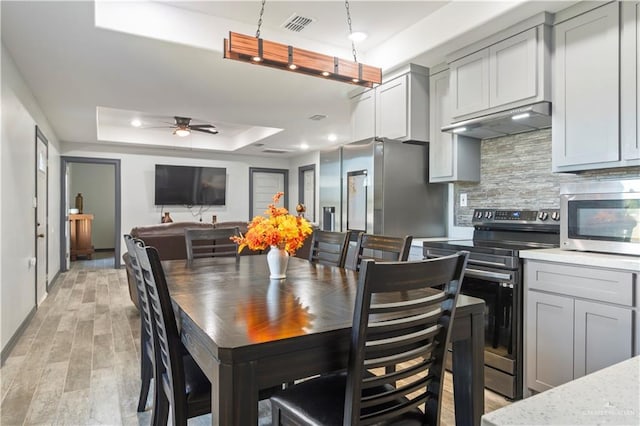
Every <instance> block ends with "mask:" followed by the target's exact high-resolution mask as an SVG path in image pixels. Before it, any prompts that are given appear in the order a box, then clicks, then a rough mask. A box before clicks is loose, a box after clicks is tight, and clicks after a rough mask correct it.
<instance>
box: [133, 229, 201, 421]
mask: <svg viewBox="0 0 640 426" xmlns="http://www.w3.org/2000/svg"><path fill="white" fill-rule="evenodd" d="M135 250H136V255H137V258H138V264H139V266H140V270H141V272H142V279H143V281H144V284H145V289H146V290H147V298H148V303H149V307H150V312H151V321H152V326H153V327H152V330H153V339H152V340H151V342H152V348H153V353H154V355H155V377H156V392H155V401H154V411H153V418H152V424H153V425H166V424H167V421H168V417H169V407H171V413H172V417H173V425H176V426H177V425H186V424H187V419H189V418H191V417H196V416H201V415H203V414H207V413H210V412H211V383H210V382H209V380H208V379H207V377H206V376H205V375H204V373H203V372H202V370H201V369H200V367H198V365H197V364H196V363H195V361H194V360H193V358H192V357H191V355H188V354H187V355H185V354H184V353H183V351H182V344H181V342H180V335H179V333H178V327H177V323H176V318H175V314H174V311H173V306H172V303H171V297H170V296H169V289H168V287H167V282H166V280H165V275H164V270H163V269H162V264H161V263H160V257H159V255H158V251H157V250H156V249H155V248H154V247H147V246H145V244H144V242H142V241H136V244H135Z"/></svg>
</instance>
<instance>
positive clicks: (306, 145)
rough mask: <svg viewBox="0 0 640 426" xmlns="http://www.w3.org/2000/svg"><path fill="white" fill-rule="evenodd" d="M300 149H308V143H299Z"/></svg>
mask: <svg viewBox="0 0 640 426" xmlns="http://www.w3.org/2000/svg"><path fill="white" fill-rule="evenodd" d="M300 149H302V150H307V149H309V144H307V143H305V142H302V143H301V144H300Z"/></svg>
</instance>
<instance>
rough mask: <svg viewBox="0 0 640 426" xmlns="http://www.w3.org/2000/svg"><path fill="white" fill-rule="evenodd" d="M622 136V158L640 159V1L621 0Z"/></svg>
mask: <svg viewBox="0 0 640 426" xmlns="http://www.w3.org/2000/svg"><path fill="white" fill-rule="evenodd" d="M620 42H621V46H622V57H621V65H622V69H621V70H620V78H621V80H620V87H621V88H624V90H621V92H620V105H621V108H622V110H621V113H620V126H621V128H620V138H621V141H620V143H621V146H622V159H623V161H633V160H640V142H639V139H640V118H639V117H640V2H639V1H627V2H623V3H622V33H621V40H620Z"/></svg>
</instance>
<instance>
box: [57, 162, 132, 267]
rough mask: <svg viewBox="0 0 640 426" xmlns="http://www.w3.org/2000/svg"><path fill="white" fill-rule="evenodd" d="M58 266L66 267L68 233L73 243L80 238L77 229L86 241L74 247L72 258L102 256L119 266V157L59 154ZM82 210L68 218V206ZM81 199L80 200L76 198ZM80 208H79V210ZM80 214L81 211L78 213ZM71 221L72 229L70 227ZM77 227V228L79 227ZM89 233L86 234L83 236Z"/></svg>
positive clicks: (69, 252) (68, 246)
mask: <svg viewBox="0 0 640 426" xmlns="http://www.w3.org/2000/svg"><path fill="white" fill-rule="evenodd" d="M61 171H62V173H61V174H60V175H61V179H62V182H61V185H60V188H61V191H60V192H61V197H60V208H61V209H62V211H61V214H60V218H61V223H60V229H61V230H64V238H61V239H60V265H61V269H62V270H63V271H67V270H68V269H69V268H70V262H71V260H72V259H71V257H72V253H71V250H72V241H71V239H72V236H73V238H74V240H73V242H74V244H77V243H78V241H80V239H79V238H80V235H79V234H78V232H81V233H83V235H82V237H83V238H85V239H86V238H88V239H89V240H88V241H90V243H85V242H83V243H82V244H83V245H87V244H88V245H89V247H82V250H76V248H77V247H74V253H73V254H74V257H76V256H77V255H81V256H82V257H81V258H83V259H86V258H89V259H93V258H96V257H97V258H99V257H106V258H108V259H109V260H107V261H106V262H108V264H112V265H113V268H114V269H119V268H120V254H121V243H120V241H121V230H120V228H121V217H120V213H121V188H120V186H121V184H120V182H121V177H120V160H118V159H108V158H91V157H67V156H63V157H61ZM76 198H78V203H79V205H78V207H81V210H82V211H79V212H78V214H74V215H73V217H72V218H73V219H74V220H73V221H70V219H71V217H70V215H69V209H72V208H76ZM80 200H81V201H80ZM79 210H80V209H79ZM80 213H81V214H80ZM71 223H73V226H74V229H71V228H70V224H71ZM80 226H81V228H80ZM87 233H89V235H87ZM84 241H86V240H84Z"/></svg>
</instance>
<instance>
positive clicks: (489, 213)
mask: <svg viewBox="0 0 640 426" xmlns="http://www.w3.org/2000/svg"><path fill="white" fill-rule="evenodd" d="M484 217H485V218H486V219H491V218H492V217H493V212H491V211H488V212H485V213H484Z"/></svg>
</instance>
